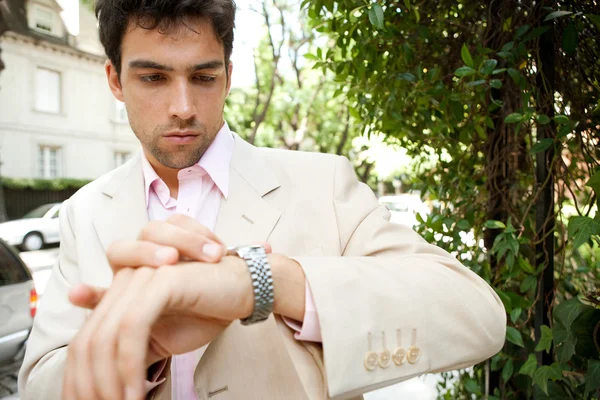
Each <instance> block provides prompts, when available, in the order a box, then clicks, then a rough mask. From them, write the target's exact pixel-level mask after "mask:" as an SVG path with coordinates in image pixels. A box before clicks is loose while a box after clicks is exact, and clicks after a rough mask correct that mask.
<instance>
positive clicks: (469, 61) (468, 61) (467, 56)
mask: <svg viewBox="0 0 600 400" xmlns="http://www.w3.org/2000/svg"><path fill="white" fill-rule="evenodd" d="M460 55H461V57H462V60H463V61H464V63H465V65H467V66H468V67H471V68H475V66H474V64H473V57H472V56H471V52H470V51H469V48H468V47H467V44H466V43H463V46H462V49H461V50H460Z"/></svg>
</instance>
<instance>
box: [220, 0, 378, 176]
mask: <svg viewBox="0 0 600 400" xmlns="http://www.w3.org/2000/svg"><path fill="white" fill-rule="evenodd" d="M254 11H255V12H256V13H258V14H260V15H261V17H262V19H263V21H264V36H263V39H262V40H261V41H260V43H259V46H258V48H257V49H256V50H255V52H254V69H255V85H254V87H253V88H241V89H234V90H232V92H231V94H230V97H229V100H228V104H227V107H228V109H227V112H226V114H227V116H228V121H229V123H230V125H231V126H232V128H233V129H234V130H236V131H238V132H240V133H241V134H242V136H244V137H245V138H246V139H247V140H248V141H249V142H250V143H257V144H260V145H263V146H269V147H283V148H287V149H290V150H305V151H319V152H328V153H334V154H338V155H342V154H343V155H346V156H348V155H350V150H351V148H352V139H353V138H355V137H356V136H358V135H359V134H360V130H359V128H358V124H356V123H354V118H353V117H352V115H351V114H350V110H349V108H348V107H347V106H346V104H345V101H344V100H343V99H342V98H340V97H339V93H337V94H336V93H335V92H336V89H337V84H336V83H334V82H333V74H331V73H328V74H323V73H322V72H321V71H320V70H314V69H313V66H314V63H315V61H317V58H316V57H317V56H313V55H312V54H311V53H310V51H311V49H314V48H315V42H316V41H317V40H318V39H317V35H316V32H313V31H311V30H310V29H308V28H307V27H306V22H303V21H306V20H307V18H306V15H305V12H301V11H300V10H299V2H294V1H288V2H286V1H285V0H263V1H261V2H260V8H259V9H256V10H254ZM291 21H294V22H293V23H292V22H291ZM298 21H300V24H299V23H298ZM367 164H368V163H361V164H360V165H358V166H357V167H358V168H359V170H360V171H361V172H362V173H363V175H365V176H366V177H367V178H368V176H369V174H368V171H367V169H368V168H367V167H366V165H367ZM365 171H367V172H366V173H365Z"/></svg>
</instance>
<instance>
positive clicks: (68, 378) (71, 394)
mask: <svg viewBox="0 0 600 400" xmlns="http://www.w3.org/2000/svg"><path fill="white" fill-rule="evenodd" d="M75 372H76V370H75V369H74V368H73V355H72V352H71V351H70V349H69V348H68V347H67V362H66V364H65V372H64V375H63V387H62V399H63V400H72V399H76V392H75V382H74V381H73V378H74V377H75Z"/></svg>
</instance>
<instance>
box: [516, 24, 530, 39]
mask: <svg viewBox="0 0 600 400" xmlns="http://www.w3.org/2000/svg"><path fill="white" fill-rule="evenodd" d="M529 28H530V26H529V25H523V26H520V27H519V29H517V32H516V34H515V35H516V37H517V38H520V37H521V36H523V35H524V34H526V33H527V31H528V30H529Z"/></svg>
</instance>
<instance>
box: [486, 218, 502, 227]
mask: <svg viewBox="0 0 600 400" xmlns="http://www.w3.org/2000/svg"><path fill="white" fill-rule="evenodd" d="M484 226H485V227H486V228H488V229H505V228H506V225H504V222H502V221H495V220H492V219H490V220H487V221H485V224H484Z"/></svg>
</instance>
